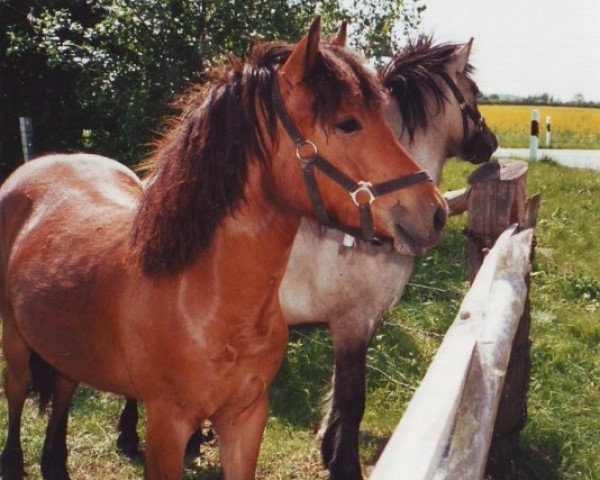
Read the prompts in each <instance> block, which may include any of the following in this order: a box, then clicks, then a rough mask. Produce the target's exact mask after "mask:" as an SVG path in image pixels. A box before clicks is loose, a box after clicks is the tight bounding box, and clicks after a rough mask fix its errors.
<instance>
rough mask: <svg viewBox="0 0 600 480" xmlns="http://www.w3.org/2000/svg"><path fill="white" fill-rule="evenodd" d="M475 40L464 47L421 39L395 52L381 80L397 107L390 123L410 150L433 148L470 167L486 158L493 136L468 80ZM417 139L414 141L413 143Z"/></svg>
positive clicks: (390, 112)
mask: <svg viewBox="0 0 600 480" xmlns="http://www.w3.org/2000/svg"><path fill="white" fill-rule="evenodd" d="M472 44H473V40H472V39H471V41H469V42H468V43H466V44H464V45H454V44H438V45H434V44H433V41H432V39H431V38H429V37H420V38H419V39H418V40H417V41H416V42H411V43H409V44H408V45H407V46H406V47H405V48H404V49H403V50H402V51H400V52H398V53H397V54H396V55H394V57H393V58H392V59H391V61H390V62H389V63H388V64H387V65H386V66H385V67H384V68H383V69H382V71H381V72H380V76H381V78H382V82H383V84H384V85H385V87H386V88H387V89H388V91H389V92H390V95H391V97H392V98H393V100H395V102H391V104H390V108H389V110H388V119H389V121H390V124H391V125H392V127H393V128H394V129H395V131H396V133H397V135H398V136H399V137H400V138H402V139H404V140H405V141H407V142H408V143H409V144H410V145H411V149H412V146H413V142H414V143H423V144H431V145H430V146H431V148H429V149H428V150H430V151H437V152H439V153H440V155H441V160H443V159H445V158H446V157H451V156H457V157H460V158H462V159H464V160H467V161H469V162H471V163H475V164H478V163H483V162H485V161H487V160H489V159H490V157H491V155H492V153H493V152H494V151H495V150H496V148H497V147H498V142H497V140H496V136H495V135H494V133H493V132H492V131H491V130H490V129H489V127H488V126H487V125H486V123H485V121H484V120H483V117H482V116H481V114H480V113H479V110H478V107H477V94H478V92H479V90H478V88H477V85H476V84H475V82H474V81H473V79H472V78H471V75H470V74H471V71H472V69H473V68H472V66H471V65H470V64H469V55H470V52H471V46H472ZM416 139H418V140H416Z"/></svg>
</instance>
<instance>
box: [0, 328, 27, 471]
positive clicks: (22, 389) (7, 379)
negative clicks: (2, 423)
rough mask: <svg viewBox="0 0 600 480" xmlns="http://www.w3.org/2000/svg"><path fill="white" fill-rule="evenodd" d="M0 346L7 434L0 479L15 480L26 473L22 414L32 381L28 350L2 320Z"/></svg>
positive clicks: (16, 333) (0, 460)
mask: <svg viewBox="0 0 600 480" xmlns="http://www.w3.org/2000/svg"><path fill="white" fill-rule="evenodd" d="M2 347H3V350H4V358H5V361H6V370H5V372H4V391H5V394H6V400H7V402H8V435H7V438H6V444H5V446H4V450H3V451H2V456H1V458H0V474H1V476H2V479H3V480H18V479H20V478H22V477H23V475H24V474H25V472H24V470H23V450H22V449H21V413H22V411H23V404H24V403H25V399H26V398H27V394H28V392H29V384H30V382H31V372H30V370H29V354H30V350H29V348H28V347H27V345H26V344H25V342H24V341H23V339H22V338H21V335H20V334H19V333H18V332H17V331H16V330H15V328H14V326H13V325H12V324H11V322H8V321H7V322H4V331H3V334H2Z"/></svg>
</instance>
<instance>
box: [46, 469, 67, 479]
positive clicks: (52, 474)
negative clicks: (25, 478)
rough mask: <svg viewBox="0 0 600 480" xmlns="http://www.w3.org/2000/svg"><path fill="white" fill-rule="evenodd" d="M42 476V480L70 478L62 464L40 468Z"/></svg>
mask: <svg viewBox="0 0 600 480" xmlns="http://www.w3.org/2000/svg"><path fill="white" fill-rule="evenodd" d="M42 478H43V479H44V480H71V477H70V476H69V472H67V470H66V468H65V467H62V466H61V467H50V468H42Z"/></svg>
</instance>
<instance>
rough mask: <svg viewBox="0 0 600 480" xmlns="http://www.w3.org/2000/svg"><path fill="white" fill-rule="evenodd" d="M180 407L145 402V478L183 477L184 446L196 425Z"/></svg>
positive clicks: (168, 479) (171, 479) (172, 479)
mask: <svg viewBox="0 0 600 480" xmlns="http://www.w3.org/2000/svg"><path fill="white" fill-rule="evenodd" d="M193 425H194V422H191V421H190V420H189V418H188V417H187V416H186V412H184V411H182V410H181V408H180V407H178V406H176V405H172V404H168V403H164V402H160V401H156V402H148V403H146V468H145V471H146V477H145V478H146V479H147V480H180V479H181V476H182V472H183V454H184V451H185V445H186V443H187V441H188V439H189V438H190V435H191V434H192V432H193V430H194V428H193Z"/></svg>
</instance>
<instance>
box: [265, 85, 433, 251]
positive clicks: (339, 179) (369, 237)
mask: <svg viewBox="0 0 600 480" xmlns="http://www.w3.org/2000/svg"><path fill="white" fill-rule="evenodd" d="M272 95H273V106H274V108H275V111H276V112H277V115H279V119H280V120H281V123H282V124H283V126H284V128H285V130H286V132H287V134H288V135H289V137H290V138H291V139H292V141H293V142H294V145H295V146H296V157H297V158H298V160H299V161H300V165H301V167H302V175H303V177H304V184H305V186H306V190H307V191H308V196H309V198H310V201H311V204H312V207H313V209H314V211H315V215H316V217H317V220H318V221H319V223H320V224H321V225H324V226H327V227H332V228H336V229H338V230H341V231H343V232H345V233H347V234H349V235H352V236H359V237H360V238H362V239H363V240H366V241H368V242H372V243H382V242H381V240H380V239H377V238H375V235H374V229H373V214H372V212H371V204H372V203H373V202H374V201H375V199H376V198H377V197H380V196H381V195H385V194H387V193H391V192H395V191H397V190H402V189H404V188H407V187H410V186H411V185H415V184H417V183H421V182H431V181H433V180H432V179H431V177H430V176H429V174H428V173H427V172H426V171H424V170H420V171H418V172H414V173H410V174H408V175H405V176H402V177H398V178H395V179H392V180H388V181H386V182H381V183H377V184H375V185H373V184H372V183H371V182H367V181H364V180H361V181H359V182H355V181H354V180H352V179H351V178H350V177H348V176H347V175H346V174H345V173H343V172H342V171H340V170H339V169H338V168H337V167H335V166H334V165H332V164H331V163H329V162H328V161H327V160H325V159H324V158H323V157H321V156H320V155H319V151H318V148H317V146H316V145H315V144H314V143H313V142H311V141H310V140H307V139H306V138H305V137H304V136H303V135H302V132H300V130H299V129H298V126H297V125H296V124H295V123H294V120H293V119H292V118H291V117H290V116H289V115H288V113H287V111H286V109H285V106H284V104H283V99H282V97H281V92H280V90H279V82H278V81H277V78H274V79H273V87H272ZM306 149H309V151H308V152H306V151H305V152H304V153H303V150H306ZM315 168H318V169H319V170H321V172H322V173H323V174H325V175H326V176H328V177H329V178H330V179H331V180H333V181H334V182H335V183H337V184H338V185H340V186H341V187H342V188H343V189H344V190H346V191H347V192H348V194H349V195H350V197H351V198H352V201H353V202H354V204H355V205H356V206H357V208H358V212H359V217H360V223H361V229H362V231H361V232H355V231H354V230H352V229H349V228H348V227H346V226H344V225H342V224H341V223H339V222H337V221H334V220H332V219H331V218H330V217H329V215H328V214H327V210H326V208H325V204H324V203H323V197H322V196H321V192H320V190H319V185H318V184H317V179H316V177H315V171H314V169H315ZM359 195H360V196H361V197H367V198H366V201H361V199H360V198H359Z"/></svg>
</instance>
